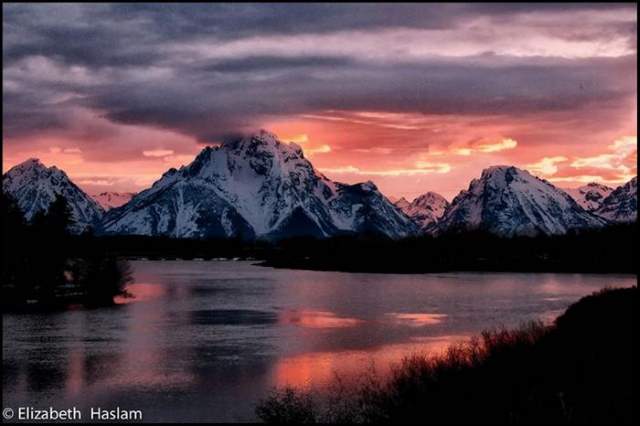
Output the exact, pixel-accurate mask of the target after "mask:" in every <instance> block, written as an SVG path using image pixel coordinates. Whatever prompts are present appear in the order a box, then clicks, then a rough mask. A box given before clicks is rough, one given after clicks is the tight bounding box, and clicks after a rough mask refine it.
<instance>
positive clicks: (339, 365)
mask: <svg viewBox="0 0 640 426" xmlns="http://www.w3.org/2000/svg"><path fill="white" fill-rule="evenodd" d="M467 338H468V336H463V335H451V336H439V337H422V338H418V339H415V340H414V341H413V342H410V343H400V344H393V345H386V346H382V347H378V348H374V349H370V350H357V351H340V352H312V353H306V354H302V355H297V356H292V357H287V358H283V359H281V360H279V361H278V362H277V363H276V365H275V367H274V370H273V376H272V382H273V386H276V387H284V386H292V387H296V388H310V387H314V388H322V387H326V386H328V385H330V384H331V383H332V381H333V380H334V379H335V377H336V375H337V376H339V377H340V379H341V380H346V381H348V380H350V379H354V378H357V377H360V376H362V375H363V374H365V373H367V371H368V370H370V368H371V367H372V366H373V367H374V369H375V372H376V374H378V375H380V376H383V377H384V376H385V375H387V374H388V373H389V372H390V369H391V366H392V365H393V364H395V363H398V362H400V361H401V360H402V359H403V358H404V357H407V356H410V355H414V354H425V355H435V354H438V353H441V352H443V351H445V350H446V349H447V348H448V347H449V346H450V345H451V344H453V343H456V342H461V341H463V340H465V339H467Z"/></svg>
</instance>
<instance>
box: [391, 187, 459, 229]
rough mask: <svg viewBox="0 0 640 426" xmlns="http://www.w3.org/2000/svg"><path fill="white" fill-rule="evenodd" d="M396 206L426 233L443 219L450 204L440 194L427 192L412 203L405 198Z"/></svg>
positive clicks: (396, 203)
mask: <svg viewBox="0 0 640 426" xmlns="http://www.w3.org/2000/svg"><path fill="white" fill-rule="evenodd" d="M394 204H395V206H396V207H397V208H399V209H400V210H402V211H403V212H404V214H406V215H407V216H409V217H410V218H411V219H412V220H413V221H414V222H415V223H416V225H418V227H419V228H420V229H421V230H423V231H425V230H427V228H429V227H430V226H431V225H432V224H434V223H435V222H436V221H438V219H440V218H441V217H442V215H443V214H444V211H445V209H446V208H447V207H448V206H449V202H448V201H447V200H446V199H445V198H444V197H443V196H442V195H440V194H437V193H435V192H427V193H426V194H423V195H420V196H419V197H417V198H416V199H414V200H413V201H412V202H408V201H407V200H406V199H405V198H401V199H399V200H398V201H396V202H395V203H394Z"/></svg>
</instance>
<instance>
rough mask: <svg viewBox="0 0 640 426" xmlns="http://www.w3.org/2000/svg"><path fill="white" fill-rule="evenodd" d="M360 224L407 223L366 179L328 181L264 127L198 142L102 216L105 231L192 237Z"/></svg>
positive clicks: (349, 228)
mask: <svg viewBox="0 0 640 426" xmlns="http://www.w3.org/2000/svg"><path fill="white" fill-rule="evenodd" d="M363 229H365V230H366V231H367V232H378V233H382V234H384V235H388V236H391V237H402V236H406V235H409V234H410V233H411V232H413V224H412V223H410V221H408V219H407V218H406V217H405V216H404V215H402V214H401V213H400V212H398V211H397V209H396V208H395V207H394V206H393V205H392V204H391V203H390V202H389V201H388V200H387V199H386V198H385V197H384V196H383V195H382V194H380V192H379V191H378V189H377V187H376V186H375V185H374V184H373V182H365V183H361V184H356V185H343V184H340V183H337V182H333V181H331V180H329V179H327V178H326V177H325V176H323V175H322V174H321V173H319V172H317V171H316V170H315V168H314V167H313V165H312V164H311V163H310V162H309V161H308V160H307V159H306V158H304V155H303V152H302V149H301V148H300V147H299V146H298V145H296V144H294V143H283V142H281V141H279V140H278V139H277V137H276V136H275V135H273V134H271V133H269V132H266V131H260V132H257V133H254V134H252V135H249V136H245V137H242V138H238V139H235V140H230V141H226V142H224V143H223V144H221V145H220V146H218V147H207V148H205V149H203V150H202V152H200V153H199V154H198V155H197V157H196V158H195V160H194V161H193V162H192V163H191V164H189V165H187V166H185V167H182V168H180V170H170V171H168V172H167V173H165V174H164V175H163V176H162V178H161V179H160V180H158V181H157V182H155V183H154V184H153V186H152V187H151V188H149V189H148V190H146V191H142V192H141V193H140V194H138V195H137V196H135V197H134V198H133V199H132V200H131V202H129V203H127V204H126V205H124V206H122V207H121V208H116V209H113V210H111V211H110V212H109V213H108V214H107V216H106V217H105V220H104V223H103V230H104V232H107V233H134V234H144V235H170V236H176V237H195V238H201V237H232V236H234V237H235V236H238V233H240V234H242V235H245V236H247V235H253V236H256V237H259V238H283V237H288V236H295V235H313V236H322V237H326V236H331V235H336V234H341V233H349V232H360V231H361V230H363Z"/></svg>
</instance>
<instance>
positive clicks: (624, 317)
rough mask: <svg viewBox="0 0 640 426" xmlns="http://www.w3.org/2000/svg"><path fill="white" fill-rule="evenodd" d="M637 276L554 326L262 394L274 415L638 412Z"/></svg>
mask: <svg viewBox="0 0 640 426" xmlns="http://www.w3.org/2000/svg"><path fill="white" fill-rule="evenodd" d="M637 298H638V288H637V286H635V287H632V288H625V289H608V290H603V291H600V292H597V293H594V294H593V295H591V296H587V297H584V298H582V299H581V300H580V301H578V302H577V303H575V304H573V305H571V306H570V307H569V308H568V309H567V310H566V311H565V312H564V313H563V314H562V315H560V316H559V317H558V318H557V319H556V320H555V322H554V323H553V324H552V325H550V326H544V325H542V323H537V322H534V323H530V324H527V325H525V326H522V327H520V328H519V329H515V330H489V331H485V332H483V333H482V334H481V335H480V336H478V337H477V338H475V339H472V340H471V341H469V342H467V343H464V344H461V345H457V346H453V347H451V348H450V349H449V350H448V351H447V352H446V353H445V354H444V355H442V356H437V357H426V356H413V357H410V358H405V359H404V361H402V363H400V364H399V365H397V366H396V367H395V368H394V370H393V374H392V375H391V377H390V378H388V379H386V380H382V379H379V378H377V377H375V375H371V374H363V376H362V377H363V378H362V380H361V381H360V382H358V383H357V384H350V385H344V384H340V383H337V385H336V387H335V392H332V393H331V395H330V396H328V397H319V396H317V395H314V394H312V393H309V392H305V391H301V390H296V389H292V388H284V389H279V390H277V391H275V392H274V393H273V394H272V395H270V396H269V397H268V398H266V399H264V400H262V401H261V403H260V404H259V405H258V407H257V409H256V414H257V415H258V417H260V418H261V419H262V420H263V421H266V422H269V423H316V422H319V423H399V424H404V423H417V422H420V423H433V424H442V423H445V424H469V423H473V424H479V423H482V424H484V423H545V424H564V423H569V424H582V423H622V424H627V423H631V422H632V418H633V404H634V399H633V394H632V387H633V370H634V368H635V358H634V353H633V352H634V343H633V339H634V335H633V330H632V328H633V325H632V324H633V323H634V321H635V315H634V311H635V310H636V308H637Z"/></svg>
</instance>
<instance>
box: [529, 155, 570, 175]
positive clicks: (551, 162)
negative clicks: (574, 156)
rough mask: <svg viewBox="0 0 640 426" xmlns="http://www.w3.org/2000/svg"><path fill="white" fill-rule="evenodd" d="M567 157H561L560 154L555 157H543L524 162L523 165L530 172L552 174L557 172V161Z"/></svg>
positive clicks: (563, 160)
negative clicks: (528, 162)
mask: <svg viewBox="0 0 640 426" xmlns="http://www.w3.org/2000/svg"><path fill="white" fill-rule="evenodd" d="M567 160H568V158H567V157H563V156H561V155H559V156H556V157H544V158H543V159H542V160H540V161H538V162H535V163H530V164H526V165H525V167H526V168H527V169H528V170H529V171H530V172H532V173H539V174H543V175H547V176H550V175H554V174H556V173H557V172H558V166H557V165H556V164H557V163H562V162H565V161H567Z"/></svg>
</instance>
